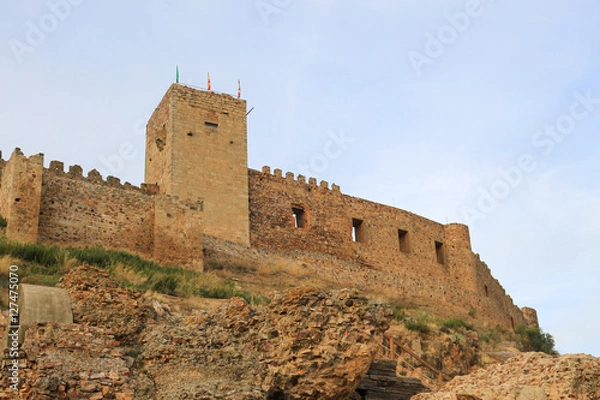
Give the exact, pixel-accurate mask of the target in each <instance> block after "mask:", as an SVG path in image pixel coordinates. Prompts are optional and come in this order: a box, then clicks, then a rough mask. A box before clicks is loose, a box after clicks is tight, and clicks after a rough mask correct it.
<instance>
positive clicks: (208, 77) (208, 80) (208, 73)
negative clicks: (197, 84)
mask: <svg viewBox="0 0 600 400" xmlns="http://www.w3.org/2000/svg"><path fill="white" fill-rule="evenodd" d="M206 76H207V84H206V88H207V89H208V90H210V72H207V73H206Z"/></svg>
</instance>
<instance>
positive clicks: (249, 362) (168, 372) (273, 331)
mask: <svg viewBox="0 0 600 400" xmlns="http://www.w3.org/2000/svg"><path fill="white" fill-rule="evenodd" d="M389 319H390V312H389V309H388V308H387V307H386V306H384V305H382V304H379V303H374V302H370V301H369V300H367V299H366V298H364V297H362V296H360V295H359V294H358V293H357V292H356V291H354V290H340V291H333V292H329V293H324V292H320V291H318V290H315V289H307V288H302V289H292V290H289V291H287V292H285V293H283V294H278V295H276V296H275V298H274V299H273V300H272V302H271V304H270V305H269V306H268V307H267V308H266V309H254V308H252V307H250V306H248V304H247V303H246V302H245V301H244V300H242V299H239V298H238V299H233V300H232V301H231V302H229V303H228V304H226V305H225V306H224V307H223V308H222V309H221V310H220V311H219V312H218V313H216V314H210V313H204V312H200V313H198V314H197V315H195V316H193V317H190V318H188V319H187V320H186V321H184V323H183V324H181V325H179V324H177V323H173V324H169V325H167V324H163V325H159V326H156V327H155V329H153V330H152V331H149V332H147V333H146V334H145V335H144V337H143V339H142V341H143V345H144V352H143V353H142V354H141V355H140V357H139V360H140V363H141V364H143V368H144V369H146V370H147V371H148V374H149V376H150V377H151V378H152V379H153V380H154V381H155V382H156V388H157V398H159V399H172V398H185V397H186V396H192V395H194V394H195V395H196V396H200V397H195V398H201V399H238V398H239V399H265V398H267V399H319V400H321V399H325V400H326V399H344V398H348V397H349V396H350V395H351V394H352V392H354V390H355V388H356V386H357V385H358V384H359V382H360V381H361V379H362V378H363V377H364V376H365V374H366V373H367V371H368V369H369V366H370V364H371V361H372V359H373V357H374V355H375V353H376V351H377V347H378V346H379V345H380V343H381V340H382V334H383V332H384V331H385V330H386V329H387V327H388V323H389ZM240 383H241V384H240ZM217 389H218V390H217ZM200 394H202V395H200Z"/></svg>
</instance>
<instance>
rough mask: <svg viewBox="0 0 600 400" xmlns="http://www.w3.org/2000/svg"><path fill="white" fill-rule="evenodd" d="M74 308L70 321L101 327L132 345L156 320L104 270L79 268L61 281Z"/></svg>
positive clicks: (139, 296)
mask: <svg viewBox="0 0 600 400" xmlns="http://www.w3.org/2000/svg"><path fill="white" fill-rule="evenodd" d="M60 286H62V287H64V288H66V289H67V292H69V295H70V296H71V302H72V307H73V322H74V323H76V324H84V325H91V326H97V327H101V328H103V329H104V330H105V331H106V332H108V333H110V334H112V335H114V336H115V338H116V339H117V340H119V341H122V342H125V343H133V342H135V341H136V339H137V334H139V333H140V332H141V331H142V329H144V327H145V326H146V325H147V324H148V323H153V322H154V321H155V317H156V315H155V311H154V309H153V308H152V306H151V305H150V304H149V303H148V302H147V301H145V300H144V299H143V298H142V294H141V293H139V292H135V291H133V290H128V289H125V288H122V287H121V286H120V285H119V284H118V283H117V282H115V281H114V280H113V279H112V278H111V277H110V276H109V274H108V273H107V272H106V271H102V270H99V269H97V268H93V267H89V266H81V267H79V268H76V269H74V270H73V271H71V272H69V273H68V274H67V275H65V276H64V277H63V278H62V279H61V280H60Z"/></svg>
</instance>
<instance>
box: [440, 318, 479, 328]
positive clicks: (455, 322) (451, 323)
mask: <svg viewBox="0 0 600 400" xmlns="http://www.w3.org/2000/svg"><path fill="white" fill-rule="evenodd" d="M442 326H445V327H446V328H448V329H452V330H457V329H461V328H464V329H467V330H472V329H473V327H472V326H471V325H469V324H467V323H466V322H465V321H463V320H462V319H460V318H451V319H449V320H447V321H444V322H443V323H442Z"/></svg>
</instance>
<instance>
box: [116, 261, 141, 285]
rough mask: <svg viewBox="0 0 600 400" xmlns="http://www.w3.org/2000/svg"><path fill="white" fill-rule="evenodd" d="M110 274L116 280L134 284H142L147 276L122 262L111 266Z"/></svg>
mask: <svg viewBox="0 0 600 400" xmlns="http://www.w3.org/2000/svg"><path fill="white" fill-rule="evenodd" d="M111 272H112V274H113V276H114V277H115V279H116V280H118V281H120V282H129V283H131V284H133V285H135V286H137V285H142V284H144V283H145V282H146V281H147V280H148V277H147V276H145V275H144V274H141V273H139V272H136V271H134V270H133V268H131V267H127V266H125V265H124V264H122V263H118V264H117V265H115V266H114V267H113V268H112V271H111Z"/></svg>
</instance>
